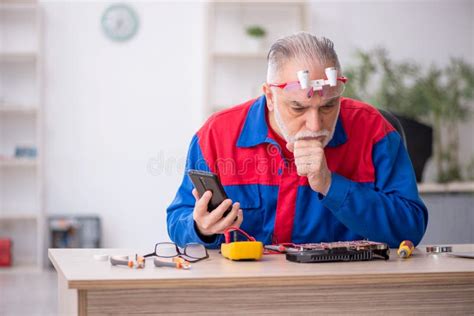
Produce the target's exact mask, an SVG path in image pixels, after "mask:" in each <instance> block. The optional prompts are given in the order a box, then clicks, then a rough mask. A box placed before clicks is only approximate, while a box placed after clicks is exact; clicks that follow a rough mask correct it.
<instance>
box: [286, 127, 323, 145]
mask: <svg viewBox="0 0 474 316" xmlns="http://www.w3.org/2000/svg"><path fill="white" fill-rule="evenodd" d="M329 135H331V132H329V131H328V130H327V129H323V130H321V131H318V132H311V131H301V132H298V133H297V134H296V135H295V136H292V137H290V138H291V139H290V143H294V142H295V141H297V140H302V139H308V138H318V137H321V136H324V137H328V136H329Z"/></svg>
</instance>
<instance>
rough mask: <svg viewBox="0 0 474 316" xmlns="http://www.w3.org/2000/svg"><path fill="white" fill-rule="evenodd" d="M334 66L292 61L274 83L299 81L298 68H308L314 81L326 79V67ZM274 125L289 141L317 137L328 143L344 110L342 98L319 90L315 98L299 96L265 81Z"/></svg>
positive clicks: (270, 116)
mask: <svg viewBox="0 0 474 316" xmlns="http://www.w3.org/2000/svg"><path fill="white" fill-rule="evenodd" d="M330 66H334V65H325V66H320V65H312V66H309V65H304V64H300V63H298V62H296V61H290V62H287V63H286V64H285V66H284V67H283V68H282V69H281V70H280V72H279V73H278V75H277V77H276V78H275V80H273V81H274V82H272V83H284V82H292V81H297V80H298V78H297V75H296V73H297V71H299V70H304V69H307V70H309V76H310V79H311V80H315V79H323V78H324V79H325V78H326V75H325V73H324V69H325V68H326V67H330ZM263 89H264V93H265V95H266V97H267V106H268V110H269V118H270V124H271V125H272V128H274V129H275V131H276V132H277V133H278V134H280V135H281V136H282V137H283V138H285V140H286V141H287V142H289V143H293V142H295V141H297V140H300V139H305V138H317V139H320V140H321V142H322V143H323V145H324V146H326V145H327V144H328V143H329V141H330V140H331V138H332V136H333V134H334V129H335V126H336V122H337V117H338V115H339V109H340V97H337V98H333V99H325V98H322V97H320V96H319V95H318V93H317V91H315V93H314V95H313V96H312V97H311V98H307V97H303V98H301V97H298V96H295V95H293V94H292V93H289V92H287V91H285V90H284V89H281V88H277V87H270V86H268V84H265V85H264V87H263Z"/></svg>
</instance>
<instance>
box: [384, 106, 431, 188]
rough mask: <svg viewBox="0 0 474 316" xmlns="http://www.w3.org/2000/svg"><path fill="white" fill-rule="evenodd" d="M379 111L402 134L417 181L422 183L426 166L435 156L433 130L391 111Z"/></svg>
mask: <svg viewBox="0 0 474 316" xmlns="http://www.w3.org/2000/svg"><path fill="white" fill-rule="evenodd" d="M379 111H380V113H381V114H382V115H383V117H384V118H385V119H386V120H387V121H388V122H389V123H390V124H392V126H393V127H394V128H395V130H396V131H397V132H398V133H399V134H400V136H401V138H402V140H403V144H404V145H405V148H406V149H407V151H408V155H409V156H410V159H411V162H412V164H413V169H415V175H416V181H417V182H421V181H422V180H423V171H424V169H425V165H426V163H427V161H428V159H429V158H430V157H431V155H432V154H433V128H432V127H431V126H428V125H426V124H423V123H421V122H418V121H415V120H413V119H411V118H408V117H404V116H401V115H397V114H394V113H391V112H389V111H385V110H380V109H379ZM406 135H408V137H406Z"/></svg>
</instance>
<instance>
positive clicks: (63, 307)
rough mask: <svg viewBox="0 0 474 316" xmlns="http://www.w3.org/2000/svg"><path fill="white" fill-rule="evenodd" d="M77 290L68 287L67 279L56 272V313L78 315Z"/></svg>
mask: <svg viewBox="0 0 474 316" xmlns="http://www.w3.org/2000/svg"><path fill="white" fill-rule="evenodd" d="M77 292H78V291H77V290H71V289H69V288H68V285H67V281H66V279H65V278H64V276H63V275H62V273H58V315H61V316H63V315H64V316H66V315H68V316H69V315H78V314H79V309H78V293H77Z"/></svg>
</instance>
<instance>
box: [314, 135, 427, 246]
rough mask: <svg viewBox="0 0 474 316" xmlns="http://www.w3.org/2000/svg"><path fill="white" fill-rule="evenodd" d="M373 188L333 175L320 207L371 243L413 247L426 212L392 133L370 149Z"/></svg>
mask: <svg viewBox="0 0 474 316" xmlns="http://www.w3.org/2000/svg"><path fill="white" fill-rule="evenodd" d="M372 158H373V162H374V166H375V183H374V185H373V186H370V185H367V184H362V183H357V182H354V181H351V180H349V179H346V178H345V177H343V176H341V175H338V174H336V173H333V174H332V183H331V187H330V189H329V191H328V194H327V195H326V196H325V197H322V196H320V198H321V201H322V203H323V205H324V206H325V207H327V208H329V209H330V210H331V211H332V213H333V214H334V215H335V216H336V217H337V218H338V220H339V221H341V222H342V223H343V224H344V225H346V226H347V227H348V228H350V229H351V230H353V231H354V232H355V233H357V234H359V235H362V236H364V237H366V238H368V239H370V240H373V241H381V242H386V243H388V244H389V245H390V247H398V246H399V245H400V243H401V242H402V241H403V240H410V241H412V242H413V243H414V244H415V245H417V244H418V243H419V242H420V240H421V239H422V237H423V235H424V233H425V230H426V226H427V223H428V211H427V209H426V206H425V205H424V204H423V202H422V201H421V199H420V197H419V195H418V188H417V185H416V178H415V174H414V171H413V167H412V164H411V161H410V158H409V156H408V153H407V151H406V149H405V146H404V145H403V143H402V142H401V139H400V136H399V134H398V133H396V132H390V133H389V134H387V135H386V136H385V137H384V138H383V139H382V140H380V141H379V142H378V143H376V144H375V145H374V147H373V153H372Z"/></svg>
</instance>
